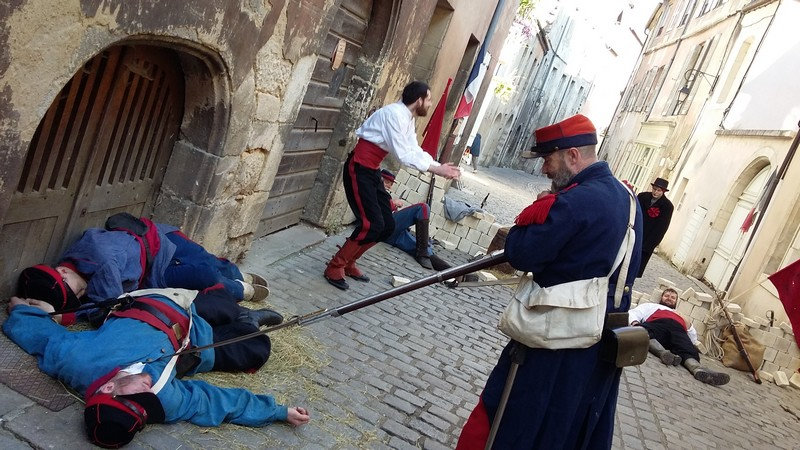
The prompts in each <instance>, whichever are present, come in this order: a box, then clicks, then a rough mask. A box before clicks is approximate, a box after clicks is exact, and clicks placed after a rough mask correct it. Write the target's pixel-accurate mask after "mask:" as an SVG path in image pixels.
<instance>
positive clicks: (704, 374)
mask: <svg viewBox="0 0 800 450" xmlns="http://www.w3.org/2000/svg"><path fill="white" fill-rule="evenodd" d="M677 304H678V291H676V290H675V289H672V288H668V289H665V290H664V292H663V293H661V302H660V303H642V304H640V305H639V306H637V307H636V308H633V309H631V310H630V311H628V319H629V320H630V321H631V325H634V326H636V325H638V326H642V327H644V328H645V329H646V330H647V334H648V335H650V353H652V354H654V355H656V356H657V357H658V358H659V359H660V360H661V362H662V363H664V364H666V365H668V366H669V365H673V366H677V365H680V364H681V362H682V363H683V366H684V367H686V369H687V370H688V371H689V372H690V373H691V374H692V375H693V376H694V378H695V379H696V380H698V381H702V382H703V383H706V384H711V385H713V386H721V385H723V384H727V383H728V381H730V376H729V375H728V374H726V373H721V372H715V371H713V370H711V369H708V368H706V367H703V366H701V365H700V353H699V352H698V351H697V347H695V344H694V343H695V342H697V331H696V330H695V329H694V326H693V325H691V324H689V327H688V328H687V327H686V321H685V320H684V319H683V317H681V316H680V315H679V314H678V313H676V312H675V306H676V305H677Z"/></svg>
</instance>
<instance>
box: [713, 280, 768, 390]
mask: <svg viewBox="0 0 800 450" xmlns="http://www.w3.org/2000/svg"><path fill="white" fill-rule="evenodd" d="M717 301H718V302H719V305H720V306H721V307H722V312H723V313H724V314H725V318H726V319H728V323H730V327H731V333H733V340H734V341H736V348H737V349H738V350H739V355H741V357H742V358H744V362H745V363H747V368H748V369H750V373H751V374H753V381H755V382H756V383H758V384H761V378H759V376H758V371H757V370H756V368H755V367H753V363H752V362H751V361H750V355H748V354H747V350H745V348H744V344H742V339H741V338H740V337H739V332H738V331H736V326H735V325H734V324H733V319H731V315H730V313H729V312H728V308H726V307H725V304H724V303H722V299H721V298H720V296H719V294H717Z"/></svg>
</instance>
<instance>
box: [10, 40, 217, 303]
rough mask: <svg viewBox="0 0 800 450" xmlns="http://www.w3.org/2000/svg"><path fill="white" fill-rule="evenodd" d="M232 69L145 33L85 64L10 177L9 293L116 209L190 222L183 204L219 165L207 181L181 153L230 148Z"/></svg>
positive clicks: (45, 117)
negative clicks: (23, 273)
mask: <svg viewBox="0 0 800 450" xmlns="http://www.w3.org/2000/svg"><path fill="white" fill-rule="evenodd" d="M222 67H223V66H222V65H221V64H219V62H218V61H215V57H214V56H212V55H206V54H204V53H203V52H201V51H200V50H198V49H197V48H194V47H190V46H187V45H183V44H181V43H179V42H177V41H168V42H164V41H153V40H152V39H143V38H132V39H126V40H123V41H120V42H116V43H114V44H113V45H110V46H108V47H106V48H105V49H103V50H101V51H99V52H98V53H97V54H95V55H92V56H91V57H90V58H88V59H87V61H86V62H85V63H84V64H83V65H81V66H80V67H79V69H78V70H77V71H76V73H75V75H74V76H73V77H72V78H70V79H69V80H68V81H67V83H66V84H65V85H64V86H63V88H62V89H61V91H60V92H58V93H57V94H56V95H55V98H54V99H53V100H52V104H51V106H50V108H48V110H47V111H46V112H45V113H44V114H43V116H42V117H41V119H40V122H39V125H38V127H37V131H36V132H35V133H34V134H33V136H32V137H31V138H30V143H29V144H28V145H26V147H27V149H26V148H25V147H23V150H24V151H21V152H17V153H18V155H19V156H18V157H19V159H20V164H19V167H21V170H19V171H16V172H14V173H8V172H7V173H4V174H3V176H4V178H6V179H9V180H10V183H11V184H10V186H9V187H11V186H14V188H10V189H8V192H9V194H8V195H4V198H3V199H2V200H3V201H4V206H5V208H6V209H5V211H4V213H3V214H2V216H0V225H2V231H0V244H1V245H2V246H3V247H4V248H6V249H7V250H8V251H10V255H12V256H9V257H7V258H3V260H2V263H0V277H1V278H0V291H2V293H8V292H10V290H11V286H12V285H13V282H14V280H16V274H17V273H18V271H19V270H21V269H22V268H24V267H26V266H29V265H32V264H36V263H40V262H55V259H57V258H58V256H59V255H60V254H61V253H62V252H63V250H64V249H65V248H66V246H68V245H69V244H70V243H71V242H72V241H73V240H74V239H75V238H77V237H78V236H79V235H80V233H81V232H82V231H83V230H84V229H86V228H88V227H94V226H102V225H103V223H104V221H105V218H106V217H107V216H109V215H111V214H113V213H116V212H121V211H127V212H130V213H133V214H136V215H146V216H150V215H153V216H155V217H156V219H158V220H160V221H169V222H172V223H175V224H177V225H185V222H186V220H185V219H186V217H187V216H188V212H189V206H183V205H187V204H188V203H189V202H188V201H187V200H190V199H191V194H192V189H195V188H194V186H195V185H196V182H199V183H203V182H205V183H206V185H207V184H208V183H210V182H211V181H212V177H213V174H214V169H213V167H210V168H208V170H207V171H206V173H207V176H206V177H205V179H204V177H203V174H202V173H199V174H197V173H194V174H193V176H192V177H186V176H177V175H179V174H181V173H183V174H185V171H186V167H191V166H190V165H189V164H188V163H187V161H186V158H180V157H178V158H176V157H175V155H176V154H180V153H183V154H187V153H191V152H195V153H204V154H207V155H220V154H222V153H223V149H222V147H223V142H224V139H225V134H226V127H227V122H228V117H227V116H228V113H227V110H228V106H227V105H228V103H229V102H228V100H227V96H228V94H227V78H226V76H225V75H224V71H222V70H221V68H222ZM22 145H25V144H22ZM216 158H217V159H218V157H216ZM215 164H216V163H215V162H214V165H215ZM196 167H201V166H199V165H197V166H196ZM199 172H202V171H199ZM170 173H172V177H174V180H173V179H172V178H171V176H170ZM198 175H199V176H198ZM187 178H191V186H188V183H187V182H186V179H187ZM165 180H168V181H165ZM181 183H184V185H185V186H187V187H188V189H183V190H181V189H180V186H181ZM165 190H166V191H168V192H170V193H169V194H165ZM195 190H196V189H195ZM203 192H205V191H203ZM165 197H168V198H169V199H171V200H174V201H171V202H170V201H167V202H164V201H162V200H163V199H164V198H165ZM157 198H159V200H158V201H157V200H156V199H157ZM165 203H171V204H172V206H170V207H166V205H165ZM176 204H177V205H180V206H178V207H175V205H176ZM156 205H160V206H161V207H160V208H159V207H157V206H156ZM181 206H183V207H182V208H181ZM159 210H161V211H163V212H164V213H165V214H159V212H158V211H159ZM184 228H186V227H184ZM187 231H190V232H191V229H189V230H187Z"/></svg>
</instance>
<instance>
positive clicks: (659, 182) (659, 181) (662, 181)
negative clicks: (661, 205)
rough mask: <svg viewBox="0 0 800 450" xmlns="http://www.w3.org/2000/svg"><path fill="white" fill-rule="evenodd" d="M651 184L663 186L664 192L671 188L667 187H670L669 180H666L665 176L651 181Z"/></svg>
mask: <svg viewBox="0 0 800 450" xmlns="http://www.w3.org/2000/svg"><path fill="white" fill-rule="evenodd" d="M650 186H655V187H657V188H661V189H663V190H664V192H667V191H668V190H669V189H667V188H668V187H669V181H667V180H665V179H663V178H656V181H653V182H652V183H650Z"/></svg>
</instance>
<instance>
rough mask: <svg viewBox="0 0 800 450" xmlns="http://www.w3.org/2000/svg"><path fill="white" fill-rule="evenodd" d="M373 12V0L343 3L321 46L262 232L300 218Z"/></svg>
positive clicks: (281, 165)
mask: <svg viewBox="0 0 800 450" xmlns="http://www.w3.org/2000/svg"><path fill="white" fill-rule="evenodd" d="M371 11H372V0H344V1H342V4H341V6H340V7H339V11H338V12H337V13H336V18H335V19H334V21H333V24H332V25H331V28H330V30H328V35H327V37H326V39H325V42H324V43H323V44H322V47H321V48H320V50H319V53H318V56H317V63H316V66H315V67H314V74H313V75H312V77H311V81H310V82H309V84H308V90H307V91H306V95H305V97H304V98H303V103H302V105H301V106H300V112H299V113H298V114H297V120H296V121H295V123H294V126H293V127H292V130H291V132H290V133H289V138H288V139H287V141H286V144H285V146H284V153H283V158H282V159H281V162H280V165H279V166H278V173H277V174H276V175H275V182H274V183H273V184H272V189H271V190H270V193H269V200H267V204H266V206H265V207H264V212H263V214H262V218H261V223H260V224H259V227H258V230H257V235H258V236H264V235H266V234H269V233H272V232H275V231H278V230H281V229H283V228H286V227H288V226H290V225H294V224H296V223H297V222H299V221H300V216H301V215H302V214H303V208H305V206H306V203H307V202H308V198H309V195H310V194H311V188H312V187H314V180H316V178H317V171H318V170H319V165H320V162H321V161H322V157H323V156H324V155H325V152H326V151H327V149H328V146H329V145H330V142H331V136H332V135H333V129H334V127H335V126H336V124H337V122H338V119H339V115H340V112H341V109H342V104H343V103H344V98H345V97H346V96H347V89H348V87H349V86H350V80H351V78H352V77H353V72H354V71H355V65H356V62H357V61H358V58H359V56H360V55H361V48H362V47H363V45H364V39H365V37H366V33H367V26H368V25H369V17H370V13H371ZM340 40H342V41H344V42H345V45H346V47H345V52H344V57H343V60H342V64H341V66H339V67H338V68H336V69H335V70H334V69H332V68H331V56H332V55H333V54H334V51H335V50H336V47H337V45H338V44H339V42H340Z"/></svg>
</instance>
